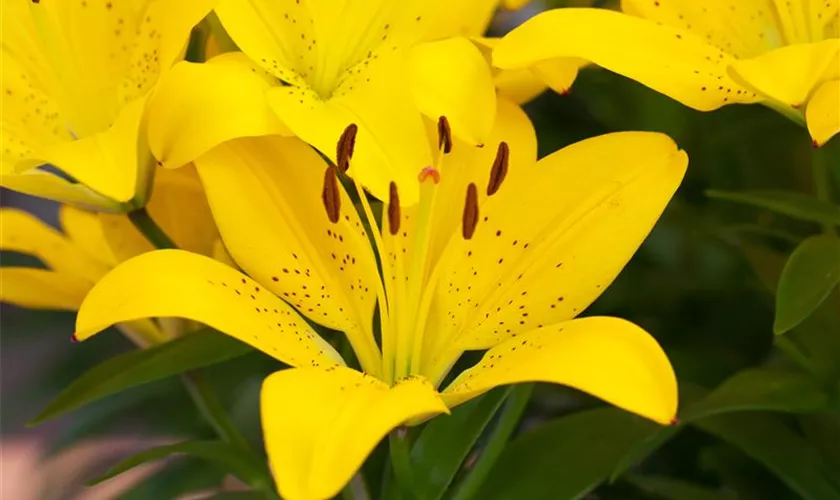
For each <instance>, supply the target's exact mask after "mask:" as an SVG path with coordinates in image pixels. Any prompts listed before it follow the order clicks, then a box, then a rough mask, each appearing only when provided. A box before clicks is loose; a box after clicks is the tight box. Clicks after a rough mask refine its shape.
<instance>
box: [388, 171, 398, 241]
mask: <svg viewBox="0 0 840 500" xmlns="http://www.w3.org/2000/svg"><path fill="white" fill-rule="evenodd" d="M388 231H390V232H391V234H392V235H395V234H397V233H399V232H400V195H399V193H397V183H395V182H394V181H391V184H390V185H389V186H388Z"/></svg>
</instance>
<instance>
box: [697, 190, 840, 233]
mask: <svg viewBox="0 0 840 500" xmlns="http://www.w3.org/2000/svg"><path fill="white" fill-rule="evenodd" d="M706 195H707V196H709V197H710V198H715V199H719V200H727V201H733V202H735V203H743V204H746V205H752V206H754V207H759V208H764V209H767V210H771V211H773V212H776V213H780V214H784V215H789V216H791V217H795V218H797V219H802V220H807V221H811V222H818V223H820V224H834V225H840V207H838V206H837V205H834V204H832V203H828V202H825V201H822V200H818V199H817V198H813V197H811V196H808V195H804V194H801V193H796V192H792V191H747V192H741V193H733V192H729V191H717V190H709V191H706Z"/></svg>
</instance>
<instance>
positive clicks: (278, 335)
mask: <svg viewBox="0 0 840 500" xmlns="http://www.w3.org/2000/svg"><path fill="white" fill-rule="evenodd" d="M152 317H161V318H165V317H176V318H186V319H190V320H193V321H198V322H200V323H204V324H206V325H207V326H209V327H211V328H215V329H217V330H219V331H221V332H223V333H226V334H228V335H230V336H231V337H234V338H237V339H239V340H241V341H242V342H245V343H246V344H249V345H251V346H253V347H254V348H256V349H259V350H261V351H263V352H264V353H266V354H268V355H269V356H272V357H274V358H276V359H279V360H280V361H282V362H284V363H287V364H290V365H292V366H300V365H310V364H311V365H314V366H319V365H321V366H332V365H335V364H343V361H342V360H341V356H339V355H338V353H337V352H335V350H334V349H333V348H332V346H330V345H329V344H328V343H327V342H325V341H324V340H323V339H321V337H319V336H318V334H317V333H315V332H314V331H313V330H312V329H311V328H310V327H309V325H308V324H307V323H306V321H304V320H303V319H302V318H301V317H300V316H298V314H297V313H296V312H295V311H294V310H293V309H292V308H291V307H289V306H288V305H286V303H285V302H283V301H282V300H280V299H278V298H277V297H275V296H274V295H273V294H272V293H271V292H269V291H267V290H265V289H263V288H262V287H261V286H260V285H259V283H257V282H256V281H254V280H252V279H250V278H248V277H247V276H245V275H244V274H242V273H240V272H239V271H237V270H235V269H232V268H231V267H230V266H227V265H225V264H222V263H221V262H217V261H215V260H213V259H211V258H209V257H204V256H201V255H198V254H194V253H190V252H185V251H183V250H158V251H154V252H149V253H144V254H142V255H140V256H138V257H135V258H133V259H131V260H128V261H126V262H124V263H122V264H120V265H119V266H117V267H116V268H114V270H113V271H111V272H110V273H108V274H107V275H105V277H103V278H102V279H101V280H100V281H99V282H98V283H97V284H96V286H94V287H93V289H92V290H91V291H90V293H89V294H88V295H87V297H86V298H85V301H84V303H82V305H81V307H80V309H79V314H78V316H77V317H76V333H75V337H76V339H77V340H85V339H87V338H88V337H91V336H92V335H94V334H96V333H98V332H100V331H102V330H104V329H106V328H108V327H109V326H111V325H113V324H115V323H121V322H126V321H132V320H138V319H144V318H152Z"/></svg>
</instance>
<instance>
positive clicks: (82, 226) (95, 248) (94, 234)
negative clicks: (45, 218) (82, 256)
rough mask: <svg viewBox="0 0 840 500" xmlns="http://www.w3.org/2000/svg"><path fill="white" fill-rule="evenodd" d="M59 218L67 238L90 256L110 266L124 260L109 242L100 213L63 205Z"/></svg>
mask: <svg viewBox="0 0 840 500" xmlns="http://www.w3.org/2000/svg"><path fill="white" fill-rule="evenodd" d="M112 217H116V216H112ZM58 218H59V221H60V223H61V229H62V230H63V231H64V234H65V235H66V238H67V239H69V240H70V241H72V242H73V244H74V245H76V246H77V247H79V248H80V249H81V250H83V251H84V252H86V253H87V254H88V256H90V257H92V258H94V259H96V260H98V261H100V262H102V263H103V264H105V265H106V266H108V267H113V266H116V265H117V264H118V263H119V262H120V261H121V260H122V259H118V258H117V256H116V255H115V254H114V252H113V250H112V249H111V246H110V245H109V244H108V239H107V238H106V236H105V232H104V231H103V228H102V222H101V220H100V214H97V213H93V212H87V211H85V210H79V209H78V208H75V207H72V206H69V205H62V206H61V208H59V209H58Z"/></svg>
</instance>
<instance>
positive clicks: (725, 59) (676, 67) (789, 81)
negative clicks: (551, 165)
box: [493, 0, 840, 146]
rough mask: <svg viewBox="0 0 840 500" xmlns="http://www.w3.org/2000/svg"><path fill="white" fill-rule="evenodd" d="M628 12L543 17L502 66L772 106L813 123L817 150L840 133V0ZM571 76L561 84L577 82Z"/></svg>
mask: <svg viewBox="0 0 840 500" xmlns="http://www.w3.org/2000/svg"><path fill="white" fill-rule="evenodd" d="M622 8H623V10H624V12H625V14H621V13H618V12H612V11H608V10H600V9H556V10H552V11H548V12H545V13H542V14H539V15H537V16H536V17H534V18H533V19H531V20H529V21H528V22H526V23H524V24H523V25H522V26H520V27H519V28H517V29H515V30H514V31H512V32H511V33H510V34H509V35H507V36H506V37H505V38H504V40H503V41H502V42H501V43H500V44H499V45H498V47H497V48H496V50H495V51H494V54H493V62H494V64H495V65H497V66H499V67H500V68H509V69H512V68H527V67H530V66H532V65H534V64H539V63H544V62H545V61H551V60H557V59H560V60H561V61H562V60H563V59H565V58H583V59H585V60H589V61H592V62H594V63H595V64H598V65H599V66H602V67H604V68H606V69H609V70H610V71H614V72H616V73H618V74H621V75H624V76H626V77H628V78H632V79H633V80H636V81H638V82H640V83H642V84H644V85H646V86H648V87H650V88H652V89H654V90H656V91H658V92H661V93H663V94H665V95H667V96H668V97H671V98H672V99H676V100H677V101H680V102H681V103H683V104H685V105H687V106H689V107H692V108H694V109H697V110H700V111H710V110H714V109H717V108H719V107H721V106H724V105H726V104H732V103H755V102H760V103H763V104H766V105H768V106H770V107H772V108H774V109H777V110H779V111H780V112H782V113H784V114H785V115H787V116H790V117H792V118H794V119H795V120H797V121H799V122H805V123H807V127H808V130H809V132H810V134H811V137H812V139H813V141H814V145H815V146H820V145H822V144H824V143H825V142H826V141H828V140H829V139H830V138H831V137H832V136H833V135H834V134H836V133H837V132H838V131H840V20H838V15H840V14H838V11H840V2H838V1H837V0H822V1H811V0H791V1H784V2H783V1H781V0H749V1H740V2H735V1H714V2H697V1H691V0H658V1H655V0H623V1H622ZM570 64H573V62H570ZM569 75H571V79H568V80H567V81H565V82H556V83H555V86H558V85H559V86H561V87H562V86H564V85H565V86H569V85H571V83H572V80H574V73H573V72H571V71H570V72H569Z"/></svg>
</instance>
